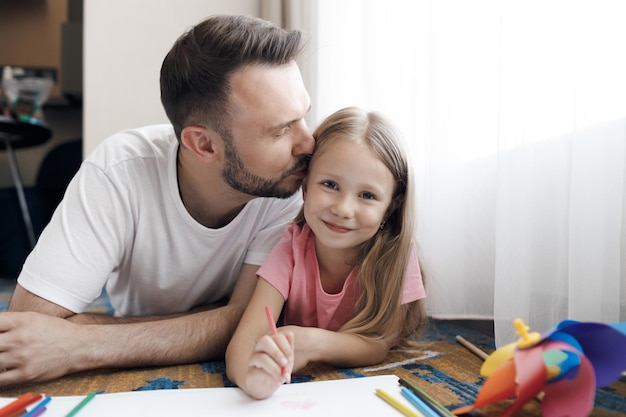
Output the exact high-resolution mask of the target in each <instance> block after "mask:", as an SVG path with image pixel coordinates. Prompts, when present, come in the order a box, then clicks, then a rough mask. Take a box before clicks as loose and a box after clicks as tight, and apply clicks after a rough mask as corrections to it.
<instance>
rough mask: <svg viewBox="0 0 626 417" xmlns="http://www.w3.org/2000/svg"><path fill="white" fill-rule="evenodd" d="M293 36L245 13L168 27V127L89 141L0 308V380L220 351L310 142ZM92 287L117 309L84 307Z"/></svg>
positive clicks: (293, 193)
mask: <svg viewBox="0 0 626 417" xmlns="http://www.w3.org/2000/svg"><path fill="white" fill-rule="evenodd" d="M300 49H301V38H300V34H299V33H298V32H296V31H291V32H287V31H283V30H281V29H279V28H276V27H274V26H272V25H270V24H269V23H267V22H265V21H262V20H259V19H255V18H249V17H243V16H213V17H210V18H208V19H207V20H205V21H203V22H201V23H199V24H198V25H197V26H195V27H193V28H192V29H191V30H189V31H188V32H187V33H186V34H184V35H183V36H181V38H179V39H178V40H177V42H176V43H175V44H174V46H173V47H172V49H171V50H170V52H169V53H168V55H167V56H166V57H165V60H164V61H163V65H162V68H161V100H162V103H163V106H164V108H165V111H166V113H167V115H168V118H169V119H170V121H171V126H170V125H159V126H149V127H145V128H140V129H135V130H129V131H126V132H122V133H119V134H117V135H114V136H112V137H111V138H109V139H108V140H106V141H105V142H103V143H102V144H101V145H100V146H99V147H98V148H97V149H96V150H95V151H94V152H93V153H92V154H91V155H90V156H89V157H88V158H87V159H86V160H85V161H84V163H83V164H82V166H81V168H80V170H79V172H78V173H77V175H76V177H75V178H74V179H73V180H72V182H71V184H70V185H69V186H68V189H67V193H66V196H65V197H64V200H63V201H62V202H61V204H60V206H59V208H58V209H57V210H56V212H55V214H54V216H53V219H52V220H51V222H50V224H49V225H48V226H47V227H46V229H45V230H44V232H43V233H42V235H41V237H40V239H39V242H38V243H37V246H36V247H35V249H34V250H33V252H32V253H31V254H30V255H29V257H28V259H27V260H26V262H25V264H24V268H23V270H22V272H21V274H20V276H19V278H18V285H17V288H16V290H15V293H14V295H13V298H12V300H11V304H10V307H9V310H10V312H8V313H3V314H0V370H3V371H2V372H0V386H2V385H8V384H15V383H21V382H27V381H42V380H48V379H53V378H57V377H60V376H62V375H65V374H68V373H72V372H77V371H81V370H86V369H94V368H104V367H129V366H145V365H169V364H180V363H190V362H197V361H202V360H209V359H212V358H220V357H222V356H223V354H224V351H225V348H226V345H227V343H228V341H229V339H230V337H231V335H232V333H233V331H234V329H235V327H236V325H237V323H238V320H239V318H240V317H241V314H242V312H243V310H244V308H245V306H246V304H247V302H248V299H249V297H250V295H251V293H252V291H253V289H254V286H255V285H256V276H255V273H256V270H257V268H258V266H259V265H260V264H261V263H262V262H263V260H264V259H265V257H266V255H267V254H268V253H269V251H270V250H271V248H272V247H273V245H274V244H275V243H276V242H277V240H278V239H279V238H280V236H281V235H282V232H283V230H284V228H285V227H286V224H287V223H288V222H289V221H290V220H291V219H292V218H293V217H294V216H295V214H296V213H297V210H298V209H299V206H300V201H301V198H300V196H299V193H297V191H298V189H299V187H300V184H301V182H302V179H303V177H304V175H305V173H306V166H307V161H308V157H307V156H308V154H310V153H311V152H312V150H313V146H314V140H313V138H312V136H311V134H310V133H309V131H308V129H307V126H306V124H305V121H304V116H305V115H306V113H307V112H308V109H309V107H310V99H309V96H308V94H307V92H306V89H305V88H304V85H303V83H302V78H301V75H300V72H299V70H298V66H297V65H296V63H295V61H294V59H295V57H296V56H297V54H298V53H299V52H300ZM275 197H278V198H275ZM104 286H106V289H107V292H108V294H109V296H110V299H111V304H112V305H113V307H114V308H115V310H116V315H115V316H114V317H109V316H98V315H89V314H85V313H83V312H84V310H85V308H86V307H87V306H88V305H89V303H90V302H92V301H93V300H94V299H96V298H97V297H98V295H99V294H100V291H101V289H102V288H103V287H104Z"/></svg>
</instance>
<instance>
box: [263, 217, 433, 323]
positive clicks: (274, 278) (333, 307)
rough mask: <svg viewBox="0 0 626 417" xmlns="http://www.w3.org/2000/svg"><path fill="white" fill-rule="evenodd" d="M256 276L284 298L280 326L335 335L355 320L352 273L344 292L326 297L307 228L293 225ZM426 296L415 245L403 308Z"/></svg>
mask: <svg viewBox="0 0 626 417" xmlns="http://www.w3.org/2000/svg"><path fill="white" fill-rule="evenodd" d="M257 275H258V276H259V277H261V278H263V279H265V280H266V281H267V282H269V283H270V284H271V285H272V286H274V287H275V288H276V289H277V290H278V291H279V292H280V293H281V294H282V296H283V297H284V298H285V307H284V309H283V321H282V324H283V325H297V326H304V327H318V328H322V329H327V330H332V331H336V330H339V328H340V327H341V326H342V325H343V324H345V323H346V322H347V321H349V320H350V319H351V318H352V317H354V305H355V304H356V302H357V299H358V297H359V294H360V288H361V287H360V286H359V282H358V277H357V276H356V275H357V274H356V273H355V271H354V270H353V271H352V272H351V273H350V275H349V276H348V278H347V279H346V281H345V283H344V285H343V289H342V290H341V291H340V292H339V293H337V294H328V293H326V292H325V291H324V289H323V288H322V284H321V281H320V276H319V268H318V263H317V257H316V255H315V236H314V235H313V232H312V231H311V229H310V227H309V226H308V225H306V224H305V225H304V227H302V228H300V227H299V226H297V225H295V224H292V225H290V226H289V229H288V230H287V231H286V232H285V234H284V235H283V237H282V238H281V240H280V242H278V244H277V245H276V247H275V248H274V249H273V250H272V252H271V253H270V255H269V256H268V258H267V259H266V260H265V262H264V263H263V265H262V266H261V268H259V270H258V272H257ZM425 296H426V293H425V291H424V284H423V282H422V274H421V271H420V267H419V262H418V258H417V250H416V247H415V245H414V244H413V245H411V255H410V257H409V262H408V264H407V268H406V273H405V276H404V289H403V292H402V304H406V303H410V302H413V301H416V300H419V299H422V298H424V297H425Z"/></svg>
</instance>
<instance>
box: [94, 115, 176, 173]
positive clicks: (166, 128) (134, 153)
mask: <svg viewBox="0 0 626 417" xmlns="http://www.w3.org/2000/svg"><path fill="white" fill-rule="evenodd" d="M174 142H176V143H177V139H176V135H175V134H174V129H173V128H172V126H171V125H168V124H160V125H150V126H144V127H139V128H135V129H127V130H123V131H120V132H117V133H115V134H113V135H111V136H109V137H108V138H106V139H105V140H104V141H102V143H100V144H99V145H98V146H97V147H96V148H95V149H94V151H93V152H92V153H91V154H90V155H88V157H87V159H88V160H89V161H90V162H92V163H94V164H96V165H99V166H101V167H103V168H105V167H110V166H111V165H114V164H117V163H119V162H122V161H126V160H130V159H136V158H153V157H163V158H166V157H167V155H168V150H169V149H170V147H171V146H172V144H173V143H174Z"/></svg>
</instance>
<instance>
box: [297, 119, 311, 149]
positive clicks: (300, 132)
mask: <svg viewBox="0 0 626 417" xmlns="http://www.w3.org/2000/svg"><path fill="white" fill-rule="evenodd" d="M295 128H296V129H297V130H296V135H295V139H294V142H295V143H294V146H293V153H294V155H309V154H312V153H313V148H315V139H313V135H312V134H311V132H310V131H309V128H308V127H307V125H306V122H305V121H304V119H302V120H300V121H299V122H298V123H297V125H296V126H295Z"/></svg>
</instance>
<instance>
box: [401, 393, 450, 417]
mask: <svg viewBox="0 0 626 417" xmlns="http://www.w3.org/2000/svg"><path fill="white" fill-rule="evenodd" d="M400 392H401V393H402V395H404V398H406V399H407V400H408V401H409V402H410V403H411V404H413V407H415V408H417V411H419V412H420V413H422V414H424V416H425V417H440V416H439V413H437V412H436V411H435V410H433V409H432V408H431V407H430V405H428V404H427V403H426V402H424V401H423V400H422V399H421V398H420V397H418V396H417V395H415V393H414V392H413V391H411V390H410V389H408V388H407V387H402V389H401V390H400Z"/></svg>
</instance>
